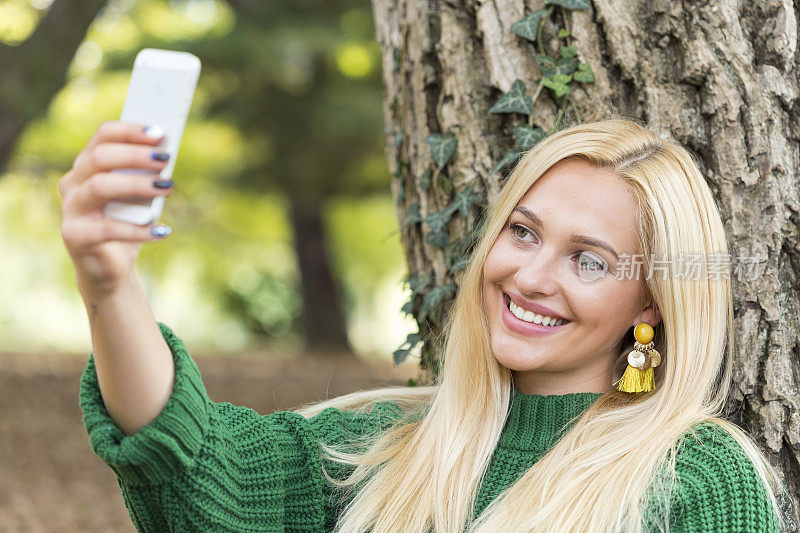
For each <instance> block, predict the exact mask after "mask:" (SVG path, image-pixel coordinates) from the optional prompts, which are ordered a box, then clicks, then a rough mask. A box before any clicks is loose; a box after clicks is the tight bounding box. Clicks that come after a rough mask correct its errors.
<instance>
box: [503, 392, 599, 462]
mask: <svg viewBox="0 0 800 533" xmlns="http://www.w3.org/2000/svg"><path fill="white" fill-rule="evenodd" d="M600 396H602V393H600V392H573V393H568V394H548V395H545V396H542V395H539V394H525V393H524V392H520V391H518V390H517V389H516V388H514V387H512V388H511V409H510V410H509V413H508V418H507V419H506V424H505V426H504V427H503V433H502V434H501V435H500V441H499V442H498V446H499V447H502V448H507V449H514V450H520V451H528V452H534V453H544V452H546V451H547V450H548V449H550V447H551V446H552V444H554V443H555V442H556V441H557V440H558V438H560V436H561V435H563V433H561V432H560V430H562V429H564V428H566V426H567V424H568V423H569V422H570V419H571V418H572V417H573V416H575V415H579V414H581V413H583V412H584V411H585V410H587V409H588V408H589V407H591V406H592V404H593V403H594V402H595V401H597V399H598V398H599V397H600Z"/></svg>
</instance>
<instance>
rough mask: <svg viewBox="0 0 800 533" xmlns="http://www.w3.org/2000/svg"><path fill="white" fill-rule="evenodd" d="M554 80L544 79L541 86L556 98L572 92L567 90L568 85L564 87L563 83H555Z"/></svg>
mask: <svg viewBox="0 0 800 533" xmlns="http://www.w3.org/2000/svg"><path fill="white" fill-rule="evenodd" d="M554 78H555V77H554ZM554 78H545V79H543V80H542V85H544V86H545V87H547V88H548V89H550V90H551V91H553V93H554V94H555V96H556V98H561V97H563V96H564V95H566V94H569V93H570V92H572V90H571V89H570V88H569V85H566V84H565V83H563V82H561V81H556V80H555V79H554Z"/></svg>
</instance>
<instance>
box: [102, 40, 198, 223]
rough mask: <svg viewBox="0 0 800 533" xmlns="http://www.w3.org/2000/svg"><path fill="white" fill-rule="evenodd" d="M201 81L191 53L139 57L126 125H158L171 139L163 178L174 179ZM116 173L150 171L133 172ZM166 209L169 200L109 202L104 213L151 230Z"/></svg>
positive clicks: (126, 109)
mask: <svg viewBox="0 0 800 533" xmlns="http://www.w3.org/2000/svg"><path fill="white" fill-rule="evenodd" d="M199 76H200V60H199V59H198V58H197V57H196V56H194V55H192V54H190V53H188V52H175V51H172V50H159V49H156V48H145V49H143V50H141V51H140V52H139V53H138V54H137V55H136V60H135V61H134V63H133V72H132V73H131V81H130V83H129V84H128V94H127V96H126V97H125V104H124V105H123V107H122V115H121V116H120V121H123V122H138V123H140V124H144V125H158V126H161V128H163V129H164V131H165V132H166V136H165V141H164V142H163V144H162V145H161V146H160V149H161V150H164V151H166V152H167V153H168V154H169V156H170V158H169V163H167V166H165V167H164V169H163V170H162V171H161V173H160V174H159V176H160V177H161V178H162V179H169V178H170V177H172V169H173V168H174V167H175V160H176V159H177V157H178V148H179V147H180V144H181V137H183V129H184V127H185V126H186V117H187V116H188V115H189V108H190V107H191V105H192V99H193V98H194V90H195V88H196V87H197V78H198V77H199ZM114 172H130V173H147V172H150V171H147V170H144V169H134V168H131V169H120V170H115V171H114ZM163 207H164V197H163V196H157V197H155V198H153V199H152V200H146V199H145V200H143V199H141V198H125V199H123V200H122V201H112V202H108V203H106V205H105V206H104V207H103V212H104V213H105V214H106V216H109V217H111V218H114V219H117V220H121V221H123V222H130V223H132V224H139V225H143V226H146V225H149V224H152V223H153V222H155V221H157V220H158V219H159V217H160V216H161V210H162V209H163Z"/></svg>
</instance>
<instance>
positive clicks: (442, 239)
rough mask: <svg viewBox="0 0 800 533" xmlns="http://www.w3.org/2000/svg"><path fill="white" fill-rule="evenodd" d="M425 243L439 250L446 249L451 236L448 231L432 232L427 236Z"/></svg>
mask: <svg viewBox="0 0 800 533" xmlns="http://www.w3.org/2000/svg"><path fill="white" fill-rule="evenodd" d="M425 242H427V243H428V244H430V245H432V246H436V247H437V248H444V247H445V246H447V243H448V242H450V234H449V233H447V230H446V229H442V230H438V231H432V232H430V233H428V234H427V235H426V236H425Z"/></svg>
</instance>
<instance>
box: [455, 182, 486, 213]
mask: <svg viewBox="0 0 800 533" xmlns="http://www.w3.org/2000/svg"><path fill="white" fill-rule="evenodd" d="M479 199H480V196H478V194H477V193H476V192H475V186H474V185H470V186H469V187H464V188H463V189H461V191H460V192H459V193H458V194H457V195H456V197H455V199H454V200H453V204H452V207H453V209H454V211H455V210H458V211H460V212H461V214H462V215H464V216H467V215H469V209H470V207H472V204H474V203H475V202H477V201H478V200H479Z"/></svg>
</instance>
